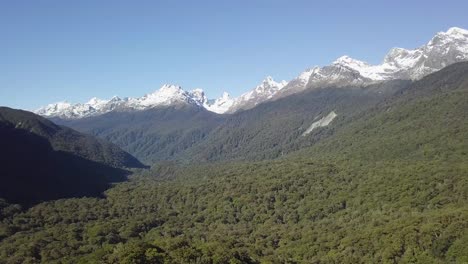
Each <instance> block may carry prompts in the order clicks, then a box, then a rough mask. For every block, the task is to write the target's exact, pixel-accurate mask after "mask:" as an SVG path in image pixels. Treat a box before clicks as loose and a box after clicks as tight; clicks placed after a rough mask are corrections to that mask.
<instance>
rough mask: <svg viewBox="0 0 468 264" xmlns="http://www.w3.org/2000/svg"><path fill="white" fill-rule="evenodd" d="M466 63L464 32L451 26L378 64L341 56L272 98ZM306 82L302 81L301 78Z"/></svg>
mask: <svg viewBox="0 0 468 264" xmlns="http://www.w3.org/2000/svg"><path fill="white" fill-rule="evenodd" d="M466 60H468V30H465V29H461V28H457V27H453V28H450V29H449V30H447V32H439V33H437V34H436V35H435V36H434V37H433V38H432V39H431V40H430V41H429V42H428V43H427V44H426V45H423V46H421V47H419V48H416V49H413V50H407V49H403V48H393V49H391V50H390V51H389V52H388V54H387V55H386V56H385V58H384V60H383V62H382V63H381V64H378V65H371V64H369V63H366V62H363V61H360V60H356V59H353V58H350V57H349V56H342V57H340V58H338V59H337V60H335V61H334V62H333V63H332V64H331V65H329V66H324V67H314V68H312V69H308V70H306V71H304V72H303V73H301V74H300V75H299V76H298V77H297V78H296V79H294V80H292V81H290V82H289V84H288V85H287V86H286V87H284V89H282V90H281V91H280V92H279V93H278V94H277V95H275V98H278V97H283V96H286V95H290V94H293V93H296V92H300V91H302V90H305V89H310V88H316V87H326V86H347V85H368V84H371V83H375V82H381V81H387V80H395V79H407V80H417V79H420V78H422V77H424V76H426V75H428V74H430V73H433V72H435V71H438V70H440V69H442V68H444V67H446V66H448V65H450V64H453V63H456V62H460V61H466ZM307 77H308V81H307V82H304V81H303V80H304V79H307Z"/></svg>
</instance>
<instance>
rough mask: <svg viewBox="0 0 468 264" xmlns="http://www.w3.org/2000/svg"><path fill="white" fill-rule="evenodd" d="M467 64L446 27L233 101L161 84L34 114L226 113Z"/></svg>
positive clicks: (467, 33) (465, 43) (269, 83)
mask: <svg viewBox="0 0 468 264" xmlns="http://www.w3.org/2000/svg"><path fill="white" fill-rule="evenodd" d="M467 60H468V30H466V29H462V28H458V27H452V28H449V29H448V30H447V31H446V32H439V33H437V34H436V35H435V36H434V37H433V38H432V39H431V40H430V41H429V42H428V43H427V44H426V45H423V46H421V47H419V48H415V49H404V48H393V49H391V50H390V51H389V52H388V53H387V54H386V56H385V58H384V59H383V62H382V63H381V64H377V65H371V64H368V63H366V62H364V61H360V60H356V59H353V58H351V57H350V56H347V55H345V56H342V57H339V58H338V59H336V60H335V61H334V62H332V63H331V65H328V66H324V67H313V68H309V69H307V70H305V71H303V72H302V73H301V74H300V75H299V76H297V77H296V78H295V79H293V80H291V81H290V82H289V83H288V82H286V81H281V82H276V81H275V80H274V79H273V78H272V77H271V76H267V77H266V78H265V79H264V80H263V81H262V82H261V83H260V84H259V85H257V86H256V87H254V88H253V89H252V90H250V91H249V92H246V93H244V94H242V95H241V96H239V97H238V98H235V99H233V98H231V97H230V96H229V94H227V93H223V95H222V96H221V97H220V98H218V99H216V100H208V99H207V97H206V95H205V93H204V92H203V90H202V89H194V90H192V91H189V92H187V91H185V90H183V89H182V88H181V87H180V86H177V85H172V84H165V85H163V86H162V87H161V88H160V89H158V90H156V91H154V92H153V93H150V94H147V95H145V96H143V97H140V98H125V99H120V98H119V97H113V98H112V99H110V100H102V99H98V98H91V99H90V100H89V101H88V102H87V103H84V104H81V103H80V104H70V103H68V102H59V103H56V104H49V105H47V106H45V107H42V108H40V109H38V110H37V111H36V113H38V114H40V115H44V116H49V117H51V116H60V117H66V118H80V117H87V116H92V115H97V114H102V113H106V112H109V111H113V110H114V109H134V110H144V109H148V108H152V107H157V106H167V105H172V104H180V103H185V104H192V105H197V106H200V107H205V108H206V109H207V110H209V111H213V112H216V113H227V112H229V113H231V112H235V111H237V110H240V109H249V108H252V107H254V106H256V105H258V104H259V103H262V102H264V101H267V100H271V99H275V98H279V97H281V96H286V95H289V94H293V93H296V92H300V91H303V90H304V89H307V88H312V87H326V86H330V85H333V86H337V87H339V86H347V85H367V84H370V83H374V82H381V81H386V80H394V79H412V80H415V79H420V78H422V77H424V76H426V75H428V74H430V73H432V72H435V71H437V70H440V69H442V68H444V67H446V66H448V65H450V64H453V63H456V62H460V61H467Z"/></svg>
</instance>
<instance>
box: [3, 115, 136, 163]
mask: <svg viewBox="0 0 468 264" xmlns="http://www.w3.org/2000/svg"><path fill="white" fill-rule="evenodd" d="M0 123H2V124H4V125H5V126H10V127H14V128H16V129H19V130H25V131H29V132H31V133H33V134H35V135H38V136H40V137H43V138H45V139H47V140H48V141H49V142H50V144H51V146H52V148H53V149H54V150H57V151H64V152H68V153H72V154H74V155H77V156H80V157H83V158H85V159H88V160H93V161H96V162H101V163H104V164H107V165H109V166H113V167H128V168H141V167H144V165H143V164H142V163H141V162H139V161H138V160H137V159H136V158H135V157H133V156H132V155H130V154H128V153H126V152H125V151H122V150H121V149H120V148H119V147H117V146H116V145H114V144H111V143H109V142H106V141H104V140H101V139H97V138H95V137H92V136H90V135H85V134H81V133H78V132H77V131H74V130H72V129H70V128H67V127H62V126H59V125H56V124H54V123H53V122H51V121H49V120H47V119H45V118H43V117H40V116H38V115H35V114H33V113H31V112H27V111H22V110H15V109H11V108H7V107H0Z"/></svg>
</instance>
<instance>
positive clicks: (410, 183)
mask: <svg viewBox="0 0 468 264" xmlns="http://www.w3.org/2000/svg"><path fill="white" fill-rule="evenodd" d="M460 68H461V70H460ZM446 71H448V72H445V73H444V72H442V73H437V74H435V75H432V76H429V77H428V78H425V79H424V80H422V81H420V82H417V83H416V84H414V85H412V86H411V87H409V88H408V89H406V90H404V91H402V94H400V95H398V96H395V97H394V98H392V99H391V100H389V101H386V102H382V103H379V104H378V105H375V107H373V108H372V109H371V111H368V112H366V111H363V112H359V114H356V115H353V116H352V117H349V118H350V120H352V122H349V123H348V122H343V123H339V124H338V123H337V126H335V127H334V128H332V129H335V131H332V133H330V134H329V135H327V136H326V137H324V138H321V139H320V140H319V141H317V142H316V143H314V144H312V147H310V148H306V149H303V150H301V151H299V152H297V153H294V155H289V156H287V157H283V158H281V159H277V160H264V161H257V162H254V161H251V162H241V161H239V162H232V161H231V162H223V163H221V162H220V163H210V164H191V165H185V166H181V165H178V164H176V163H173V162H165V163H161V164H158V165H156V166H153V168H152V170H147V171H142V172H139V173H136V174H135V175H134V176H133V177H132V178H131V180H130V181H128V182H124V183H119V184H116V185H115V186H114V187H113V188H111V189H109V190H108V191H107V192H106V193H105V198H102V199H97V198H80V199H63V200H57V201H53V202H46V203H41V204H38V205H36V206H34V207H32V208H29V209H27V210H20V209H19V208H17V207H15V206H14V205H13V206H12V205H9V204H6V203H5V202H1V203H0V209H1V212H2V218H1V225H0V263H464V262H466V261H468V251H467V246H466V245H467V244H468V177H467V175H468V164H467V159H466V155H467V149H468V138H467V137H466V133H467V131H468V122H467V119H466V118H467V115H466V109H468V105H467V102H466V98H468V81H467V77H466V76H468V75H466V74H465V75H463V74H461V73H466V72H468V64H466V65H465V64H461V66H460V65H455V66H454V67H452V69H451V70H450V69H449V70H446ZM454 74H455V75H454ZM321 131H322V132H323V131H324V130H321ZM314 133H321V132H320V131H317V132H314ZM314 135H317V134H312V135H311V136H312V137H313V136H314Z"/></svg>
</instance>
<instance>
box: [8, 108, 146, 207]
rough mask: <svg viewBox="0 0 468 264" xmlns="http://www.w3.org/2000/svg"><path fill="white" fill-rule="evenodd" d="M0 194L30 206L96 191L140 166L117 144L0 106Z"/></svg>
mask: <svg viewBox="0 0 468 264" xmlns="http://www.w3.org/2000/svg"><path fill="white" fill-rule="evenodd" d="M0 135H1V136H0V145H1V149H0V157H1V161H2V163H1V166H0V197H1V198H5V199H7V200H8V201H9V202H14V203H21V204H23V205H30V204H34V203H38V202H40V201H44V200H50V199H58V198H63V197H76V196H101V194H102V192H103V191H104V190H106V189H107V188H108V187H109V185H110V183H112V182H118V181H123V180H125V179H126V177H125V176H126V175H128V174H130V172H129V171H128V170H127V168H142V167H143V165H142V164H141V163H140V162H139V161H138V160H137V159H135V158H134V157H132V156H131V155H130V154H128V153H126V152H124V151H122V150H120V149H119V148H118V147H117V146H115V145H113V144H110V143H107V142H103V141H102V140H98V139H94V138H93V137H91V136H87V135H83V134H80V133H78V132H76V131H73V130H71V129H69V128H64V127H59V126H57V125H55V124H53V123H52V122H50V121H48V120H46V119H44V118H42V117H39V116H37V115H35V114H32V113H29V112H25V111H19V110H13V109H10V108H0Z"/></svg>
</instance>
